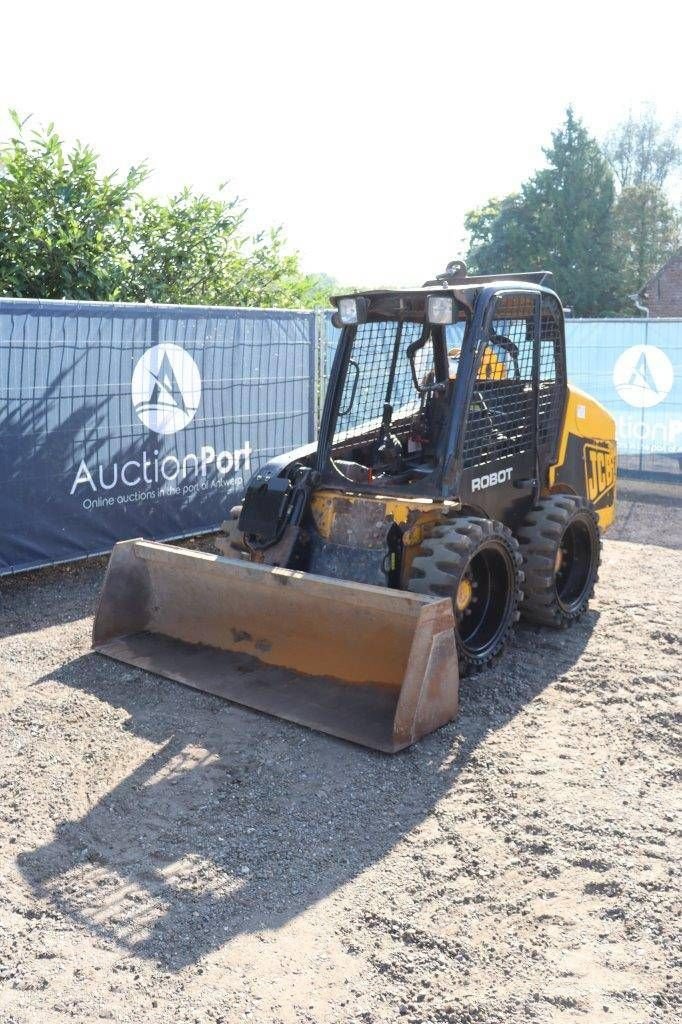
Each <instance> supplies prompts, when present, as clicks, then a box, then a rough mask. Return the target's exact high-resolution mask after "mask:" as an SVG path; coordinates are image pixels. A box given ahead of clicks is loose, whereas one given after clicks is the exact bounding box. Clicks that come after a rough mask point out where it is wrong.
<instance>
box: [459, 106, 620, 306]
mask: <svg viewBox="0 0 682 1024" xmlns="http://www.w3.org/2000/svg"><path fill="white" fill-rule="evenodd" d="M544 153H545V156H546V158H547V167H546V168H544V169H543V170H540V171H538V172H536V174H534V175H533V176H532V177H531V178H529V180H528V181H526V182H525V183H524V184H523V186H522V187H521V191H520V193H518V194H516V195H511V196H507V197H506V198H505V199H503V200H501V201H493V202H492V203H490V204H488V206H487V207H484V208H483V209H482V210H477V211H476V210H475V211H472V212H471V213H469V214H468V215H467V219H466V225H467V227H468V228H469V230H470V231H471V232H472V238H471V242H472V244H471V247H470V250H469V254H468V260H469V262H470V264H471V265H472V267H473V268H474V269H475V270H478V271H479V272H481V273H498V272H504V271H517V270H533V269H536V270H551V271H552V272H553V274H554V277H555V281H556V287H557V290H558V292H559V294H560V295H561V296H562V298H563V299H564V301H565V302H567V303H568V304H569V305H570V306H571V307H572V308H573V310H574V312H575V313H576V314H578V315H579V316H589V315H596V314H600V313H601V314H604V313H605V312H607V311H614V310H615V309H617V308H618V307H619V305H620V303H621V302H622V296H621V292H622V287H621V286H620V285H619V281H618V274H617V268H616V261H615V258H614V251H613V206H614V199H615V190H614V183H613V175H612V173H611V170H610V168H609V166H608V164H607V162H606V160H605V159H604V157H603V156H602V153H601V151H600V149H599V145H598V143H597V142H596V140H595V139H593V138H592V137H591V136H590V135H589V134H588V133H587V131H586V129H585V127H584V125H583V124H582V122H581V121H580V120H579V119H578V118H576V117H575V115H574V113H573V110H572V109H571V108H570V107H569V109H568V110H567V111H566V118H565V121H564V123H563V125H562V126H561V128H560V129H559V130H558V131H556V132H554V133H553V134H552V145H551V146H550V147H549V148H548V149H546V150H545V151H544Z"/></svg>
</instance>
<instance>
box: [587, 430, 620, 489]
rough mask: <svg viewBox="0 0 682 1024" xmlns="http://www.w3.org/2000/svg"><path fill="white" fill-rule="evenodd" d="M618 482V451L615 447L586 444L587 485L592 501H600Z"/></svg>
mask: <svg viewBox="0 0 682 1024" xmlns="http://www.w3.org/2000/svg"><path fill="white" fill-rule="evenodd" d="M615 482H616V453H615V451H614V449H613V448H600V447H598V446H597V445H594V444H586V445H585V486H586V490H587V497H588V498H589V499H590V501H592V502H595V501H598V500H599V498H601V497H602V496H603V495H604V494H606V492H607V491H608V490H610V489H611V488H612V487H613V485H614V484H615Z"/></svg>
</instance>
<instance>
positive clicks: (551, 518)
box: [517, 494, 601, 629]
mask: <svg viewBox="0 0 682 1024" xmlns="http://www.w3.org/2000/svg"><path fill="white" fill-rule="evenodd" d="M517 537H518V539H519V543H520V545H521V553H522V555H523V568H524V572H525V575H526V579H525V583H524V587H523V594H524V596H523V602H522V604H521V614H522V616H523V617H524V619H526V620H527V621H528V622H534V623H537V624H538V625H543V626H554V627H555V628H557V629H565V628H566V627H567V626H570V625H572V623H574V622H577V621H578V619H580V618H581V617H582V616H583V615H584V614H585V611H586V610H587V607H588V604H589V601H590V598H591V597H592V596H593V594H594V585H595V583H596V582H597V580H598V579H599V576H598V573H599V563H600V561H601V540H600V538H599V521H598V518H597V513H596V511H595V509H594V506H593V505H592V503H591V502H590V501H588V500H587V498H579V497H577V496H576V495H573V494H552V495H551V496H550V497H548V498H543V499H541V500H540V501H539V502H538V504H537V505H536V506H535V508H534V509H533V511H532V512H531V513H530V514H529V516H528V518H527V519H526V521H525V523H524V524H523V526H521V527H520V529H519V530H518V533H517ZM560 551H561V552H562V555H561V557H562V558H563V563H562V564H561V567H560V568H557V561H558V559H559V557H560Z"/></svg>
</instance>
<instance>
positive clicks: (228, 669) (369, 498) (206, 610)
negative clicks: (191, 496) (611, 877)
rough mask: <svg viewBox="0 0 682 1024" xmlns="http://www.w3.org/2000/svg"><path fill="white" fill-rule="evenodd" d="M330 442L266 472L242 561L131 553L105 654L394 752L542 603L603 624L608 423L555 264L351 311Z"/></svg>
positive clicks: (109, 615)
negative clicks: (585, 369) (582, 368)
mask: <svg viewBox="0 0 682 1024" xmlns="http://www.w3.org/2000/svg"><path fill="white" fill-rule="evenodd" d="M333 303H334V305H335V307H336V312H335V314H334V317H333V321H334V324H335V325H336V326H337V327H338V328H340V330H341V333H340V338H339V341H338V346H337V349H336V355H335V358H334V362H333V365H332V368H331V374H330V378H329V385H328V390H327V394H326V400H325V405H324V410H323V413H322V417H321V424H320V430H319V437H318V440H317V443H315V444H311V445H309V446H308V447H305V448H301V449H298V450H296V451H293V452H290V453H287V454H284V455H280V456H278V457H277V458H275V459H273V460H272V461H271V462H270V463H269V464H268V465H267V466H265V467H263V468H261V469H259V470H258V472H256V474H255V475H254V476H253V477H252V479H251V481H250V482H249V485H248V487H247V490H246V494H245V498H244V502H243V505H242V506H240V507H238V508H237V509H235V510H233V519H232V520H231V523H230V529H229V532H228V537H227V539H226V541H225V545H226V548H227V552H228V554H229V555H230V556H231V557H228V558H223V557H220V556H215V555H209V554H201V553H196V552H190V551H187V550H183V549H180V548H173V547H171V546H168V545H163V544H154V543H149V542H146V541H129V542H124V543H122V544H119V545H117V546H116V548H115V549H114V552H113V554H112V558H111V562H110V565H109V569H108V574H107V577H106V581H105V586H104V590H103V594H102V598H101V603H100V607H99V610H98V613H97V616H96V621H95V627H94V646H95V648H96V649H97V650H99V651H101V652H102V653H104V654H107V655H110V656H111V657H114V658H118V659H120V660H121V661H124V662H128V663H131V664H133V665H137V666H139V667H141V668H145V669H149V670H150V671H152V672H157V673H159V674H161V675H165V676H168V677H169V678H171V679H175V680H179V681H181V682H183V683H186V684H188V685H190V686H194V687H196V688H198V689H201V690H205V691H208V692H210V693H215V694H220V695H222V696H224V697H227V698H229V699H231V700H233V701H236V702H238V703H241V704H245V705H248V706H249V707H254V708H257V709H260V710H263V711H267V712H270V713H271V714H275V715H279V716H280V717H283V718H287V719H290V720H293V721H295V722H299V723H302V724H305V725H308V726H312V727H314V728H317V729H320V730H322V731H325V732H328V733H332V734H334V735H337V736H341V737H344V738H346V739H350V740H354V741H356V742H359V743H362V744H365V745H367V746H369V747H374V748H377V749H380V750H385V751H395V750H399V749H401V748H403V747H406V746H408V745H409V744H410V743H412V742H414V741H415V740H416V739H418V738H419V737H420V736H423V735H424V734H426V733H428V732H431V731H433V730H434V729H436V728H437V727H438V726H440V725H442V724H443V723H445V722H447V721H449V720H450V719H452V718H453V717H454V716H455V714H456V712H457V696H458V682H459V677H460V676H463V675H465V674H466V673H468V672H471V671H475V670H478V669H481V668H483V667H485V666H487V665H489V664H490V663H491V662H492V661H493V659H495V658H497V656H498V655H500V653H501V652H502V650H503V648H504V646H505V643H506V642H507V640H508V638H509V635H510V633H511V631H512V630H513V628H514V625H515V623H516V621H517V619H518V618H519V615H520V614H521V615H523V616H524V617H525V618H526V619H528V620H529V621H530V622H534V623H539V624H542V625H547V626H554V627H565V626H568V625H570V624H571V623H572V622H574V621H575V620H576V619H578V618H580V616H581V615H582V614H583V613H584V611H585V609H586V608H587V605H588V601H589V599H590V597H591V595H592V592H593V587H594V583H595V580H596V579H597V571H598V567H599V559H600V547H601V543H600V531H602V530H605V529H607V528H608V526H609V525H610V524H611V522H612V521H613V517H614V505H615V470H616V445H615V424H614V421H613V419H612V417H611V416H610V415H609V414H608V413H607V412H606V410H605V409H603V408H602V407H601V406H600V405H599V404H598V403H597V402H596V401H594V400H593V399H591V398H589V397H588V396H587V395H586V394H583V393H582V392H581V391H579V390H578V389H577V388H574V387H571V386H569V385H568V383H567V380H566V360H565V344H564V319H563V310H562V306H561V303H560V301H559V299H558V297H557V295H556V294H555V292H554V291H553V290H552V287H551V275H550V274H548V273H526V274H513V275H502V276H499V277H485V276H484V277H481V276H479V277H471V276H467V273H466V268H465V267H464V266H463V265H462V264H459V263H455V264H450V265H448V268H447V270H446V272H445V273H444V274H441V275H439V276H438V277H436V278H435V279H434V280H431V281H427V282H426V284H425V285H424V286H423V287H422V288H417V289H414V290H390V291H389V290H381V291H368V292H363V293H358V294H352V295H342V296H338V297H337V298H335V299H334V300H333Z"/></svg>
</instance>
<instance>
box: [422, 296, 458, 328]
mask: <svg viewBox="0 0 682 1024" xmlns="http://www.w3.org/2000/svg"><path fill="white" fill-rule="evenodd" d="M426 319H427V320H428V321H429V323H430V324H451V323H454V320H455V302H454V299H453V297H452V295H429V297H428V298H427V300H426Z"/></svg>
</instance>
